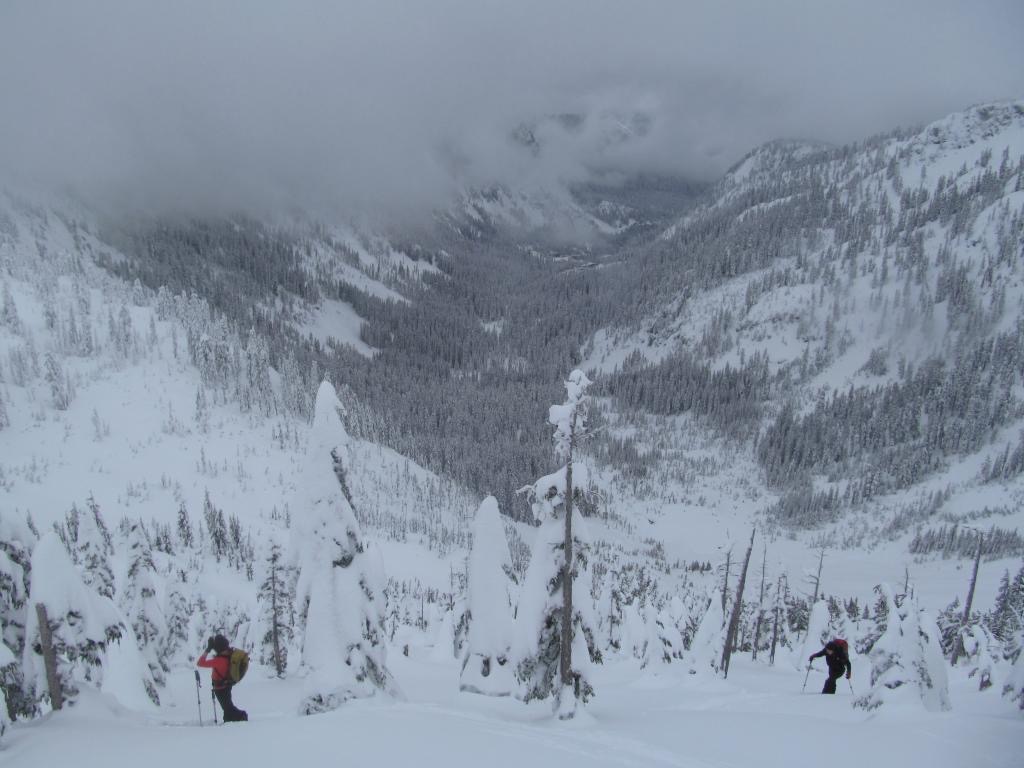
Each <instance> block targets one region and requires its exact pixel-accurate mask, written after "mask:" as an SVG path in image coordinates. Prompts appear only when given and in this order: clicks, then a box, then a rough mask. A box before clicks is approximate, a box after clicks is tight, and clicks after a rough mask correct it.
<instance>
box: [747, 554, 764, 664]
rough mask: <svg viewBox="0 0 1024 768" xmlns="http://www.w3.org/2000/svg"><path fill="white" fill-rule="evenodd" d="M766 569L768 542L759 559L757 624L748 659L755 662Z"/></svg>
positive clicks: (762, 619)
mask: <svg viewBox="0 0 1024 768" xmlns="http://www.w3.org/2000/svg"><path fill="white" fill-rule="evenodd" d="M767 567H768V542H767V541H765V542H764V557H763V558H762V559H761V594H760V595H759V596H758V598H757V623H755V624H754V649H753V651H752V652H751V655H750V658H751V660H753V661H757V644H758V643H759V642H761V622H762V621H764V576H765V570H766V569H767Z"/></svg>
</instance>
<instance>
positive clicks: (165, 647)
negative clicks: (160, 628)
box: [158, 584, 192, 666]
mask: <svg viewBox="0 0 1024 768" xmlns="http://www.w3.org/2000/svg"><path fill="white" fill-rule="evenodd" d="M165 617H166V620H167V621H166V627H167V631H166V632H165V633H164V634H163V637H162V640H161V642H160V644H159V650H158V654H159V658H160V660H161V661H162V662H163V663H164V664H165V665H167V666H170V665H171V664H172V662H173V659H174V658H175V656H177V654H178V653H179V652H180V651H182V650H183V649H184V650H186V651H188V650H191V648H190V646H189V624H190V623H191V619H192V606H191V604H190V603H189V600H188V597H187V595H186V594H185V592H184V591H183V587H182V585H181V584H175V585H171V586H169V587H168V589H167V601H166V610H165Z"/></svg>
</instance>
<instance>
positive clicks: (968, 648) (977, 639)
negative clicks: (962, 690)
mask: <svg viewBox="0 0 1024 768" xmlns="http://www.w3.org/2000/svg"><path fill="white" fill-rule="evenodd" d="M960 648H961V649H962V650H963V656H962V657H961V658H962V659H964V660H965V661H966V664H967V666H968V668H969V669H970V672H968V673H967V676H968V677H971V678H974V679H975V680H976V681H977V683H978V690H979V691H984V690H985V689H987V688H990V687H991V686H992V672H993V668H994V666H995V663H996V659H997V658H998V657H999V643H998V642H997V641H996V640H995V638H993V637H992V635H990V634H989V632H988V630H987V629H985V627H984V626H982V625H981V624H973V625H968V626H966V627H963V628H962V629H961V630H960Z"/></svg>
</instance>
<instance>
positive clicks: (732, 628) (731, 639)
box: [722, 529, 757, 677]
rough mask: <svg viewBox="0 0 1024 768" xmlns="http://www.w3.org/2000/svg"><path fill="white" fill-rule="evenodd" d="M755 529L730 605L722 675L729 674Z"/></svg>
mask: <svg viewBox="0 0 1024 768" xmlns="http://www.w3.org/2000/svg"><path fill="white" fill-rule="evenodd" d="M756 532H757V529H754V530H752V531H751V532H750V544H748V545H747V554H746V556H745V557H744V558H743V570H741V571H740V580H739V583H738V584H737V585H736V601H735V602H734V603H733V606H732V617H731V618H730V619H729V629H728V631H727V632H726V633H725V646H724V647H723V648H722V676H723V677H728V676H729V660H730V658H731V657H732V647H733V645H734V644H735V643H736V633H737V631H738V630H739V626H740V611H742V609H743V588H744V587H745V586H746V584H747V566H749V565H750V553H751V551H753V549H754V534H755V533H756Z"/></svg>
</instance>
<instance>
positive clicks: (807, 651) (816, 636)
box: [793, 600, 832, 669]
mask: <svg viewBox="0 0 1024 768" xmlns="http://www.w3.org/2000/svg"><path fill="white" fill-rule="evenodd" d="M831 639H832V637H831V630H830V629H829V612H828V602H827V601H825V600H819V601H818V602H816V603H815V604H814V605H812V606H811V615H810V617H809V618H808V619H807V634H805V635H804V643H803V646H802V648H801V650H800V654H799V655H798V656H796V657H795V658H794V659H793V661H794V662H795V663H796V665H797V666H798V667H799V668H800V669H806V668H807V657H808V656H810V655H811V654H814V653H817V652H818V651H820V650H821V649H822V648H824V647H825V643H827V642H828V641H829V640H831Z"/></svg>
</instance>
